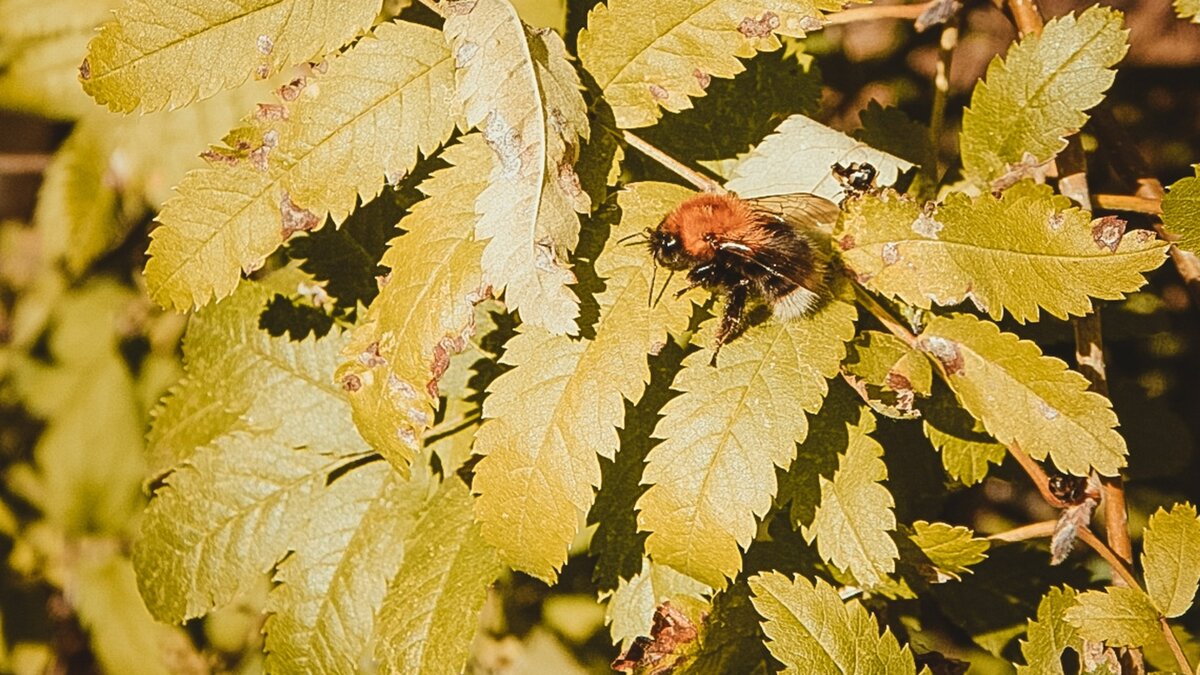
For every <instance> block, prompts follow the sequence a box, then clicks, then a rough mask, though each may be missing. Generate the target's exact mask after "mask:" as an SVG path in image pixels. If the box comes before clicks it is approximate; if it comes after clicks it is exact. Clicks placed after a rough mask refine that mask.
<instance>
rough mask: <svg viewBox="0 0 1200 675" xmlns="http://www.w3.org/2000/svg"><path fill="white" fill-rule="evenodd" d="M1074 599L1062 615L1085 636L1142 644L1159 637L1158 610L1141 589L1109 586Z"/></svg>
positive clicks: (1117, 643) (1118, 643)
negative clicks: (1072, 605)
mask: <svg viewBox="0 0 1200 675" xmlns="http://www.w3.org/2000/svg"><path fill="white" fill-rule="evenodd" d="M1076 600H1077V604H1076V605H1075V606H1074V607H1071V608H1069V609H1068V610H1067V613H1066V615H1065V616H1066V621H1067V623H1069V624H1071V625H1072V626H1074V627H1075V629H1076V630H1078V631H1079V636H1080V637H1081V638H1083V639H1084V640H1094V641H1096V642H1104V643H1106V644H1108V645H1110V646H1113V647H1141V646H1142V645H1145V644H1149V643H1151V642H1154V641H1155V640H1160V639H1162V634H1161V633H1160V632H1159V625H1158V610H1157V609H1155V608H1154V605H1153V604H1151V602H1150V598H1148V597H1146V594H1145V593H1143V592H1142V591H1141V589H1137V588H1122V587H1117V586H1110V587H1109V588H1107V589H1105V590H1103V591H1088V592H1087V593H1082V594H1080V595H1079V596H1078V597H1077V598H1076Z"/></svg>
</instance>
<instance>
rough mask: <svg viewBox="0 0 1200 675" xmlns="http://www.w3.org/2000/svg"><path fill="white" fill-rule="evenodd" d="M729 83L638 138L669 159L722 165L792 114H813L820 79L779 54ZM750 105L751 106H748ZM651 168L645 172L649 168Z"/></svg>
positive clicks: (714, 85) (759, 60) (714, 86)
mask: <svg viewBox="0 0 1200 675" xmlns="http://www.w3.org/2000/svg"><path fill="white" fill-rule="evenodd" d="M745 65H746V72H744V73H741V74H739V75H738V76H737V77H735V78H733V79H732V80H726V79H723V78H717V79H714V80H712V81H711V82H710V83H709V86H708V89H707V95H706V96H705V97H704V98H702V99H698V100H697V101H696V102H695V103H696V107H695V108H692V109H689V110H683V111H681V112H679V113H677V114H674V115H667V116H666V117H664V118H663V119H662V120H660V121H659V123H658V124H655V125H654V126H652V127H647V128H645V129H643V130H642V131H640V132H638V135H639V136H641V137H642V138H644V139H645V140H646V141H647V142H649V143H650V144H652V145H654V146H655V147H657V148H659V149H660V150H662V151H663V152H665V153H667V154H668V155H671V156H672V157H676V158H680V159H685V160H687V159H690V160H698V161H703V160H709V161H713V160H724V159H729V158H732V157H736V156H738V155H739V154H742V153H745V152H747V151H749V150H750V148H752V147H753V146H754V145H756V144H757V143H759V142H760V141H762V139H763V138H764V137H765V136H766V135H767V134H769V133H771V131H772V130H774V128H775V127H776V125H778V124H779V121H780V119H782V118H785V117H787V116H789V115H794V114H807V115H812V114H815V113H816V112H817V110H818V108H819V107H820V103H821V75H820V73H819V72H818V70H817V68H815V67H811V66H810V67H808V68H803V67H801V66H800V64H798V63H797V62H796V61H795V60H793V59H788V58H784V57H783V55H782V54H781V53H778V52H777V53H775V54H770V55H767V54H760V55H759V56H757V57H755V58H753V59H750V60H749V61H747V62H746V64H745ZM747 101H754V102H755V105H752V106H750V105H746V102H747ZM647 168H649V167H647Z"/></svg>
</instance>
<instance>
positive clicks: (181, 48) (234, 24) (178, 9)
mask: <svg viewBox="0 0 1200 675" xmlns="http://www.w3.org/2000/svg"><path fill="white" fill-rule="evenodd" d="M378 11H379V2H378V0H352V1H351V2H346V3H342V4H340V5H339V6H338V9H337V11H330V8H329V6H328V5H325V4H323V3H320V2H313V1H312V0H282V1H281V0H248V1H247V2H239V3H225V2H219V1H218V0H200V1H199V2H196V1H194V0H172V1H170V2H158V1H156V0H130V1H129V2H126V3H124V4H123V5H121V7H120V9H118V10H117V13H116V17H115V18H113V19H112V20H111V21H109V22H108V23H106V24H104V26H103V28H102V29H101V31H100V34H99V35H97V36H96V38H95V39H94V40H92V42H91V44H89V45H88V55H87V58H86V59H84V61H83V64H82V65H81V66H80V67H79V79H80V81H81V82H82V83H83V89H84V91H86V92H87V93H88V94H90V95H91V96H92V97H93V98H95V99H96V101H97V102H99V103H101V104H104V105H107V106H108V107H109V109H110V110H113V111H117V112H126V113H128V112H133V111H135V110H141V111H143V112H152V111H155V110H162V109H163V108H178V107H181V106H185V105H187V104H189V103H191V102H193V101H195V100H197V99H203V98H208V97H209V96H212V95H213V94H215V93H217V92H218V91H221V90H222V89H231V88H233V87H236V86H237V85H239V84H241V83H242V82H245V81H246V80H247V79H248V78H250V77H251V75H253V76H254V77H255V78H256V79H259V80H262V79H266V78H267V77H270V76H271V75H274V74H275V73H277V72H279V71H281V70H283V69H284V68H286V67H288V66H292V65H294V64H296V63H300V62H302V61H306V60H312V59H314V58H316V57H319V56H320V55H322V54H324V53H326V52H328V51H331V50H336V49H337V48H338V47H341V46H342V45H343V44H344V43H345V42H347V41H348V40H350V38H352V37H354V36H355V35H357V34H359V33H361V32H362V31H365V30H366V29H367V28H369V27H370V25H371V22H372V21H373V20H374V19H375V15H376V14H377V13H378ZM394 65H395V62H393V66H394Z"/></svg>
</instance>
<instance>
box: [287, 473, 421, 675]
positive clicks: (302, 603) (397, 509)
mask: <svg viewBox="0 0 1200 675" xmlns="http://www.w3.org/2000/svg"><path fill="white" fill-rule="evenodd" d="M432 487H436V485H435V484H432V481H430V480H429V477H428V475H427V474H423V475H418V476H413V478H412V479H411V480H409V481H405V480H403V479H401V478H400V477H399V475H398V474H396V473H395V472H393V471H392V470H391V469H390V468H389V467H388V465H387V464H386V463H384V462H375V463H373V464H368V465H367V466H363V467H359V468H355V469H354V470H352V471H350V472H349V473H347V474H345V475H343V476H341V477H339V478H338V479H337V480H336V481H334V483H333V490H331V491H329V492H330V493H331V494H332V493H333V492H336V493H338V494H339V496H340V498H339V499H321V500H319V501H318V504H321V505H322V507H323V508H322V512H321V516H320V517H319V518H313V519H312V522H311V523H310V524H309V526H308V527H307V528H306V530H305V533H304V535H303V536H304V538H303V539H300V540H297V541H296V542H295V544H294V550H293V551H292V552H291V553H290V555H288V556H287V557H286V558H285V559H284V560H283V562H282V563H280V564H279V565H278V567H277V570H276V572H275V577H274V582H275V584H276V585H275V586H274V587H273V588H272V590H271V594H270V596H269V598H268V600H267V606H266V611H267V612H269V616H268V618H267V622H266V627H265V628H264V632H265V633H266V635H267V639H266V646H265V649H266V652H267V659H266V668H267V670H268V672H280V673H285V672H292V673H298V672H321V673H354V672H358V671H357V666H358V664H359V662H360V659H361V657H362V655H363V652H364V651H365V650H366V649H367V647H368V646H369V642H370V639H371V637H372V633H373V628H374V625H375V614H376V612H377V611H378V610H379V608H380V606H381V605H382V603H383V600H384V595H385V593H386V589H387V585H388V581H389V580H390V579H391V578H392V576H393V575H394V574H395V573H396V571H397V569H398V568H399V566H400V561H401V560H403V559H404V556H405V537H406V536H407V535H408V534H409V532H410V531H411V530H412V528H413V525H414V524H415V521H416V518H417V514H416V511H417V507H419V506H420V505H421V504H423V503H424V502H425V501H426V498H427V496H428V495H429V493H430V492H431V489H432Z"/></svg>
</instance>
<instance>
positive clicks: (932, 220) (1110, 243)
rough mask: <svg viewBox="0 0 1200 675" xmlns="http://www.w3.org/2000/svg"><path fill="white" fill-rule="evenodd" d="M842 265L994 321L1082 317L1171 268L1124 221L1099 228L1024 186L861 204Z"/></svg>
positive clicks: (922, 300) (1043, 191)
mask: <svg viewBox="0 0 1200 675" xmlns="http://www.w3.org/2000/svg"><path fill="white" fill-rule="evenodd" d="M834 238H835V240H836V241H837V243H838V245H839V247H840V248H841V250H842V259H843V260H845V262H846V265H847V266H848V267H850V268H851V269H852V270H853V271H854V272H855V273H856V274H857V275H858V278H859V279H860V280H863V281H864V282H865V283H866V285H867V286H868V287H870V288H871V289H873V290H876V291H879V292H880V293H882V294H884V295H886V296H888V297H892V298H900V299H901V300H903V301H904V302H906V303H908V304H911V305H916V306H918V307H922V308H925V309H928V308H930V307H931V306H933V305H935V304H936V305H943V306H946V305H955V304H958V303H960V302H962V301H963V300H964V299H967V298H969V299H970V300H971V301H972V302H974V304H975V305H976V306H977V307H978V308H979V309H981V310H983V311H985V312H987V313H988V314H989V315H990V316H991V317H992V318H993V319H999V318H1001V317H1002V316H1003V315H1004V313H1005V311H1007V312H1008V313H1009V314H1010V315H1012V317H1013V318H1014V319H1016V320H1017V321H1020V322H1022V323H1023V322H1025V321H1030V320H1037V319H1038V317H1039V310H1045V311H1047V312H1048V313H1050V314H1052V315H1054V316H1057V317H1059V318H1066V317H1067V316H1068V315H1074V316H1082V315H1084V314H1087V313H1088V312H1090V311H1091V309H1092V302H1091V300H1090V298H1101V299H1105V300H1116V299H1120V298H1123V297H1125V293H1129V292H1132V291H1135V290H1137V289H1138V288H1140V287H1141V286H1142V285H1143V284H1144V283H1145V279H1144V278H1143V276H1142V275H1143V274H1144V273H1145V272H1147V271H1149V270H1152V269H1154V268H1156V267H1158V266H1159V265H1160V264H1162V261H1163V259H1164V258H1165V256H1166V250H1167V244H1166V243H1165V242H1162V241H1160V240H1158V239H1156V238H1155V237H1154V234H1153V232H1151V231H1149V230H1133V231H1131V232H1128V233H1127V232H1125V224H1124V222H1123V221H1120V220H1117V219H1113V218H1102V219H1099V220H1096V221H1094V222H1093V221H1092V220H1091V215H1090V214H1089V213H1088V212H1087V211H1082V210H1080V209H1077V208H1072V207H1071V206H1070V201H1069V200H1068V199H1067V198H1066V197H1062V196H1057V195H1054V194H1053V192H1052V191H1051V189H1050V187H1049V186H1045V185H1036V184H1034V183H1033V182H1022V183H1019V184H1017V185H1016V186H1014V187H1012V188H1011V189H1009V190H1007V191H1005V192H1004V194H1003V195H1002V196H1001V197H1000V198H996V197H993V196H992V195H990V194H987V195H983V196H981V197H977V198H975V199H971V198H969V197H967V196H966V195H965V194H962V193H957V192H956V193H951V194H950V195H949V196H948V197H947V198H946V201H945V203H943V204H942V205H941V206H938V207H936V208H935V207H933V206H926V207H924V208H923V207H921V206H920V205H919V204H918V203H916V202H913V201H910V200H908V199H906V198H904V197H902V196H900V195H898V194H896V193H894V192H885V193H883V194H882V195H880V196H879V197H878V198H875V197H866V198H863V199H855V200H852V201H851V202H850V203H849V204H848V205H847V210H846V215H845V217H844V218H843V219H842V221H841V223H840V224H839V226H838V229H837V231H836V232H835V234H834Z"/></svg>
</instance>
